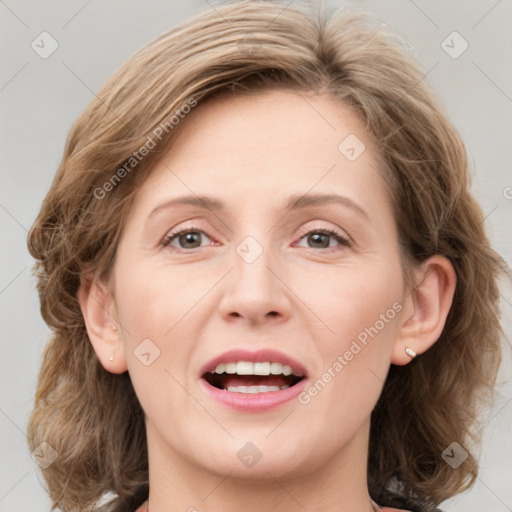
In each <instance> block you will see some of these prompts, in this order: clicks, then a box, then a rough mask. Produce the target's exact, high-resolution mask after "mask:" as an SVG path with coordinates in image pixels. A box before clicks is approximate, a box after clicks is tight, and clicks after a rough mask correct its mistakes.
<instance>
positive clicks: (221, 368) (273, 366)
mask: <svg viewBox="0 0 512 512" xmlns="http://www.w3.org/2000/svg"><path fill="white" fill-rule="evenodd" d="M292 372H293V370H292V367H291V366H288V365H287V364H281V363H271V362H264V363H252V362H251V361H238V362H237V363H220V364H218V365H217V368H215V371H214V372H213V373H219V374H220V373H231V374H233V373H236V374H238V375H291V374H292Z"/></svg>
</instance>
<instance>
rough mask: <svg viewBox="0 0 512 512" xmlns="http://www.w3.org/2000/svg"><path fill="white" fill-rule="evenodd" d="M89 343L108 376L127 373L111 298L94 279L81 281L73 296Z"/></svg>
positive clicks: (96, 279) (99, 282)
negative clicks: (75, 297) (80, 312)
mask: <svg viewBox="0 0 512 512" xmlns="http://www.w3.org/2000/svg"><path fill="white" fill-rule="evenodd" d="M77 298H78V302H79V303H80V308H81V310H82V315H83V317H84V322H85V327H86V329H87V335H88V336H89V340H90V341H91V344H92V346H93V348H94V351H95V352H96V355H97V356H98V359H99V360H100V362H101V364H102V366H103V368H105V370H107V371H109V372H111V373H123V372H125V371H126V370H127V369H128V366H127V364H126V357H125V353H124V346H123V342H122V339H121V333H120V329H119V328H118V325H117V320H116V316H115V304H114V300H113V297H112V294H111V293H110V291H109V290H108V288H107V286H106V285H105V283H103V282H102V281H100V280H99V279H98V278H97V277H96V276H88V277H86V278H83V279H82V283H81V285H80V288H79V290H78V293H77Z"/></svg>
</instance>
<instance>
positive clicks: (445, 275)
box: [391, 255, 457, 366]
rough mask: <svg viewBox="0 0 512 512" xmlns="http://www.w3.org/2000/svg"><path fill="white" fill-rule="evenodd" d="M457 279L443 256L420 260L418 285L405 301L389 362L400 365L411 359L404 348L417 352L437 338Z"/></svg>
mask: <svg viewBox="0 0 512 512" xmlns="http://www.w3.org/2000/svg"><path fill="white" fill-rule="evenodd" d="M456 281H457V279H456V275H455V270H454V268H453V266H452V264H451V263H450V261H449V260H448V259H447V258H446V257H444V256H441V255H435V256H432V257H431V258H429V259H428V260H426V261H425V262H423V264H422V265H421V267H420V269H419V270H418V271H417V272H416V282H417V283H418V284H417V285H416V286H415V287H414V289H413V290H412V291H411V292H410V294H409V295H408V296H407V298H406V300H405V301H404V302H405V305H404V306H405V307H404V310H403V314H402V315H401V321H400V322H401V323H400V327H399V331H398V335H397V337H396V339H395V343H394V345H393V350H392V353H391V363H392V364H396V365H399V366H402V365H405V364H407V363H409V362H410V361H411V356H409V355H408V354H407V353H406V352H405V348H406V347H409V348H411V349H412V350H413V351H414V352H416V354H418V355H419V354H422V353H424V352H426V351H427V350H428V349H429V348H430V347H431V346H432V345H433V344H434V343H435V342H436V341H437V340H438V338H439V336H441V333H442V331H443V328H444V325H445V322H446V317H447V316H448V312H449V311H450V307H451V305H452V300H453V295H454V293H455V285H456Z"/></svg>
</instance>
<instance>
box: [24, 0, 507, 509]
mask: <svg viewBox="0 0 512 512" xmlns="http://www.w3.org/2000/svg"><path fill="white" fill-rule="evenodd" d="M29 248H30V250H31V253H32V255H33V256H34V258H36V260H37V261H38V264H37V268H38V276H39V293H40V297H41V304H42V314H43V316H44V319H45V320H46V322H47V323H48V324H49V325H50V327H51V328H52V329H53V330H54V336H53V338H52V340H51V342H50V343H49V344H48V346H47V348H46V351H45V354H44V358H43V363H42V368H41V372H40V376H39V386H38V390H37V396H36V401H35V406H34V410H33V413H32V416H31V418H30V422H29V439H30V446H31V448H32V449H36V448H37V447H39V446H41V444H42V443H47V445H45V446H49V447H51V448H52V450H53V452H51V453H54V456H53V457H52V460H51V461H50V460H49V461H48V462H49V463H48V464H45V466H47V467H46V469H44V470H43V472H44V476H45V479H46V481H47V484H48V491H49V495H50V497H51V498H52V500H53V503H54V506H55V507H57V506H58V507H60V508H61V510H63V511H64V512H67V511H75V510H76V511H78V510H104V511H107V510H108V511H130V512H133V511H135V510H136V509H137V511H138V512H146V511H148V512H149V511H151V512H162V511H177V510H189V511H193V510H201V511H203V510H204V511H207V510H209V511H218V510H223V511H231V510H233V511H235V510H240V509H242V508H243V509H245V510H248V511H253V510H254V511H256V510H258V511H261V510H269V511H270V510H273V511H287V512H289V511H294V510H323V511H335V510H336V511H337V510H343V511H344V512H362V511H373V510H381V509H382V507H384V510H388V512H389V511H390V510H411V511H425V510H436V507H437V505H439V504H440V503H442V502H443V501H444V500H445V499H447V498H449V497H451V496H454V495H455V494H457V493H459V492H461V491H463V490H465V489H467V488H468V487H470V486H471V485H472V483H473V482H474V480H475V478H476V475H477V462H476V460H475V458H474V456H473V455H472V453H471V449H470V448H469V443H474V442H475V441H477V439H474V438H472V437H471V432H473V430H472V428H473V426H474V425H475V423H476V421H477V413H478V406H479V404H480V402H479V399H480V398H482V397H483V396H486V393H487V394H489V395H490V392H491V391H492V389H493V385H494V380H495V376H496V372H497V368H498V366H499V362H500V336H501V329H500V325H499V321H498V318H499V312H498V307H497V304H498V297H499V290H498V278H499V275H500V273H502V272H504V271H505V265H504V263H503V261H502V260H501V258H500V257H499V256H498V255H497V254H496V253H495V252H494V251H493V250H492V248H491V247H490V246H489V243H488V240H487V238H486V236H485V233H484V226H483V215H482V212H481V210H480V208H479V206H478V205H477V203H476V201H475V200H474V198H473V197H472V196H471V194H470V192H469V172H468V165H467V160H466V153H465V149H464V145H463V143H462V141H461V139H460V137H459V135H458V134H457V132H456V130H455V129H454V127H453V126H452V125H451V123H450V122H449V121H448V120H447V118H446V116H445V114H444V113H443V110H442V108H441V106H440V105H439V103H438V102H437V101H436V99H435V98H434V96H433V94H432V93H431V92H430V90H429V89H428V88H427V86H426V84H425V82H424V80H423V75H422V72H421V70H419V69H418V67H417V65H416V64H415V63H414V61H412V59H411V58H410V57H408V55H407V54H406V53H405V52H404V50H403V48H402V47H401V45H400V41H399V40H398V39H397V38H396V37H395V36H393V35H392V34H389V33H387V31H385V30H384V29H383V27H382V26H380V25H378V24H376V23H375V22H372V21H371V20H368V19H367V18H366V17H364V16H362V15H359V14H357V13H352V12H350V11H338V12H336V13H334V14H333V15H331V16H330V17H329V18H326V17H325V16H324V15H322V16H320V17H319V18H315V16H312V15H311V14H310V13H308V12H307V11H304V10H302V9H301V8H299V7H288V8H287V9H286V11H285V12H283V5H282V4H280V3H277V2H260V1H251V2H248V1H242V2H232V3H229V4H227V5H224V6H221V7H216V10H215V11H210V12H207V13H205V14H203V15H201V16H198V17H196V18H194V19H192V20H190V21H187V22H186V23H184V24H182V25H181V26H179V27H177V28H176V29H174V30H172V31H171V32H169V33H168V34H166V35H164V36H162V37H160V38H159V39H157V40H156V41H154V42H153V43H151V44H150V45H148V46H147V47H145V48H143V49H142V50H141V51H140V52H138V53H137V54H135V55H134V56H133V57H132V58H131V59H130V60H129V61H128V62H127V63H126V64H125V65H124V66H122V67H121V68H120V69H119V70H118V71H117V72H116V73H115V74H114V75H113V77H112V78H111V79H110V80H109V81H108V82H107V83H106V84H105V85H104V87H103V88H102V90H101V91H100V92H99V93H98V98H97V99H96V100H94V101H93V102H92V103H91V104H90V105H89V107H88V108H87V109H86V110H85V112H84V113H83V114H82V115H81V117H80V118H79V119H78V120H77V122H76V123H75V125H74V126H73V127H72V129H71V132H70V134H69V137H68V141H67V144H66V148H65V152H64V156H63V159H62V162H61V165H60V167H59V169H58V172H57V175H56V178H55V180H54V183H53V184H52V187H51V189H50V191H49V193H48V195H47V197H46V198H45V201H44V203H43V206H42V209H41V212H40V214H39V216H38V218H37V219H36V221H35V223H34V226H33V227H32V229H31V231H30V234H29ZM482 354H485V357H482ZM107 498H110V501H108V502H107ZM388 507H392V508H388Z"/></svg>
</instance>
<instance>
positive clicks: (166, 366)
mask: <svg viewBox="0 0 512 512" xmlns="http://www.w3.org/2000/svg"><path fill="white" fill-rule="evenodd" d="M178 128H179V130H180V132H179V134H178V137H177V139H176V140H175V142H174V145H173V147H172V149H171V150H170V151H169V152H168V154H166V155H165V156H164V157H163V159H162V160H161V161H160V163H159V164H158V165H157V166H156V167H155V169H154V170H153V171H152V173H151V175H150V177H149V178H148V179H147V180H146V181H145V182H144V184H143V186H142V187H141V189H140V190H139V191H138V193H137V195H136V198H135V201H134V203H133V205H132V208H131V210H130V213H129V215H128V217H127V218H126V223H125V226H124V229H123V233H122V236H121V239H120V241H119V244H118V250H117V257H116V262H115V264H114V268H113V271H112V274H111V276H110V279H109V281H108V282H106V283H105V282H102V281H101V280H100V279H99V278H97V277H93V278H92V280H91V281H90V282H87V281H85V280H84V284H83V285H82V287H81V289H80V292H79V300H80V304H81V306H82V311H83V314H84V319H85V322H86V326H87V330H88V334H89V337H90V339H91V343H92V344H93V346H94V349H95V351H96V353H97V355H98V357H99V359H100V361H101V362H102V364H103V366H104V367H105V369H106V370H108V371H110V372H113V373H122V372H124V371H126V370H128V371H129V372H130V377H131V379H132V382H133V385H134V388H135V390H136V393H137V396H138V398H139V400H140V403H141V405H142V407H143V409H144V411H145V414H146V428H147V437H148V453H149V474H150V496H149V504H150V510H151V512H164V511H166V512H168V511H183V510H195V509H197V510H200V511H205V512H208V511H219V510H223V511H224V512H230V511H237V512H239V511H240V510H242V509H243V510H245V511H247V512H253V511H254V512H256V511H258V512H261V511H262V510H265V511H267V510H268V511H270V510H272V511H282V512H285V511H286V512H290V511H299V510H300V511H302V510H304V509H306V510H323V511H327V512H329V511H335V510H336V511H339V510H343V511H344V512H362V511H368V512H369V511H371V510H373V508H372V505H371V501H370V497H369V494H368V489H367V484H366V473H367V467H366V459H367V453H368V437H369V425H370V414H371V411H372V410H373V408H374V406H375V404H376V402H377V400H378V398H379V395H380V392H381V390H382V387H383V384H384V381H385V378H386V375H387V372H388V371H389V367H390V365H391V364H397V365H403V364H408V363H409V362H410V360H411V358H410V357H409V356H408V355H407V354H406V353H405V351H404V349H405V347H406V346H409V347H411V348H413V349H414V350H415V351H416V352H417V353H418V354H421V353H422V352H425V351H426V350H428V348H429V347H430V346H431V345H432V344H433V343H435V341H436V340H437V338H438V337H439V335H440V333H441V331H442V328H443V326H444V322H445V319H446V315H447V313H448V310H449V308H450V305H451V301H452V297H453V291H454V288H455V274H454V271H453V268H452V266H451V265H450V263H449V262H448V261H447V260H446V259H445V258H444V257H442V256H439V255H438V256H434V257H432V258H430V259H429V260H427V261H426V262H425V263H424V264H423V265H422V266H420V267H418V268H417V269H415V276H416V281H417V283H419V285H418V286H417V287H416V288H415V289H414V290H410V289H408V288H407V287H406V285H405V282H404V279H403V276H402V270H401V266H400V254H399V249H398V241H397V231H396V225H395V221H394V219H393V214H392V209H391V203H390V197H389V193H388V191H387V189H386V186H385V184H384V180H383V178H382V176H381V171H380V170H379V166H378V158H377V157H378V155H377V153H376V150H375V145H374V143H373V142H372V140H371V138H370V136H369V135H368V134H367V133H366V132H365V130H364V127H363V125H362V123H361V121H360V120H359V119H358V117H356V115H355V114H354V112H352V111H351V110H349V109H348V108H347V107H346V106H345V105H343V104H342V103H339V102H335V101H334V100H333V99H331V98H330V97H329V96H326V95H309V96H308V95H305V94H300V95H299V94H297V93H295V92H291V91H270V92H265V93H261V94H258V95H257V96H252V97H241V96H222V97H219V98H216V99H214V100H211V101H209V102H207V103H204V104H200V105H199V106H197V107H196V108H195V109H194V110H193V111H192V112H191V113H190V114H189V115H188V116H187V118H186V119H185V120H184V121H182V124H181V125H180V126H179V127H178ZM349 134H355V135H356V136H357V137H358V138H359V139H360V140H361V141H363V143H364V144H365V146H366V149H365V151H364V152H363V153H362V154H361V155H360V156H359V157H358V158H357V159H356V160H355V161H349V160H348V159H347V158H346V156H345V155H344V154H343V153H342V152H340V150H339V149H338V146H339V144H340V142H342V141H343V140H344V139H345V137H347V135H349ZM305 193H328V194H333V193H335V194H339V195H342V196H344V197H347V198H349V199H350V200H351V201H353V202H354V203H356V204H357V205H359V207H360V208H361V209H362V210H364V211H365V212H366V214H361V213H360V212H358V211H357V210H356V209H355V208H353V207H349V206H347V205H342V204H320V205H314V206H309V207H306V208H301V209H298V210H296V211H287V210H286V209H285V204H286V202H287V201H288V199H289V198H290V196H292V195H295V194H298V195H301V194H305ZM190 194H191V195H208V196H211V197H215V198H217V199H219V200H221V201H223V202H224V203H225V210H223V211H215V212H214V211H212V210H209V209H204V208H200V207H198V206H191V205H179V206H173V207H168V208H161V209H160V210H159V211H158V212H157V213H155V214H154V215H150V213H151V212H152V211H153V210H154V209H155V208H156V207H157V206H159V205H161V204H162V203H165V202H166V201H168V200H169V199H172V198H175V197H177V196H182V195H190ZM105 200H107V199H105ZM187 227H189V228H192V229H191V231H195V230H194V228H199V229H200V230H201V231H203V234H199V235H196V238H195V242H194V239H192V243H191V242H189V244H190V245H189V246H187V245H185V246H184V244H186V243H187V241H186V240H183V239H182V242H181V245H180V241H179V239H177V238H175V239H174V241H173V242H172V246H167V247H164V246H163V244H162V240H164V239H165V237H166V235H169V233H171V232H175V231H177V230H179V229H183V228H187ZM321 229H334V230H336V231H337V232H338V233H339V234H340V236H342V237H344V238H348V239H349V240H350V243H349V245H345V244H340V243H339V242H337V240H336V239H335V238H334V237H332V236H330V237H329V236H326V237H324V238H323V239H322V238H321V239H320V242H319V241H318V237H317V238H316V239H315V238H314V237H313V239H312V236H311V235H312V234H313V233H318V230H321ZM247 236H251V237H253V238H254V239H255V240H256V241H257V244H259V246H260V247H261V249H263V252H262V253H261V254H260V255H259V257H257V258H256V259H255V261H253V262H252V263H247V262H246V261H245V260H244V259H243V258H242V257H240V256H239V254H238V253H237V247H238V246H239V244H240V243H241V242H242V241H243V240H244V239H245V238H246V237H247ZM315 240H316V243H315ZM322 244H323V245H322ZM187 247H191V248H187ZM251 250H254V247H253V249H251ZM252 254H254V253H252ZM397 303H398V304H399V305H400V311H399V312H398V313H397V314H396V316H395V315H394V318H393V319H392V320H390V321H388V322H386V323H385V326H384V327H383V328H382V329H380V330H379V332H378V334H377V335H376V336H374V337H373V338H369V340H368V343H367V345H366V346H362V349H361V350H360V351H359V352H358V353H357V354H356V355H354V357H353V358H352V359H351V360H350V361H348V362H347V364H346V365H344V367H343V370H342V371H339V372H337V373H335V377H333V378H332V379H331V381H330V382H329V383H328V384H327V385H326V386H325V387H324V388H323V389H322V391H321V392H320V393H318V394H317V395H316V396H314V397H312V398H311V400H310V401H309V403H307V404H303V403H300V402H299V401H298V400H297V399H294V400H292V401H290V402H288V403H286V404H284V405H282V406H280V407H279V408H277V409H275V410H272V411H268V412H259V413H255V412H240V411H234V410H232V409H229V408H227V407H225V406H223V405H221V404H219V403H217V402H215V401H213V400H212V399H211V398H210V397H209V396H208V395H207V394H206V393H205V392H204V391H203V389H202V387H201V386H200V385H199V384H200V382H199V377H198V373H199V369H200V368H201V366H202V365H203V364H205V363H206V362H208V361H209V360H211V359H212V358H213V357H215V356H217V355H218V354H221V353H223V352H224V351H226V350H229V349H233V348H249V349H253V350H256V349H259V348H274V349H277V350H280V351H282V352H284V353H285V354H289V355H291V356H292V357H294V358H295V359H297V360H298V361H300V362H301V363H302V364H303V365H304V366H305V367H306V369H307V372H308V376H309V377H308V378H309V380H310V381H311V382H315V381H316V380H317V379H318V378H320V377H321V376H322V374H324V373H325V372H326V371H327V370H328V368H330V367H331V368H332V366H333V363H334V362H335V361H336V360H337V358H338V356H339V355H343V354H344V353H345V352H346V351H347V350H349V349H350V346H351V343H352V342H353V340H355V339H356V337H357V336H358V334H360V333H361V332H362V331H364V329H365V328H367V327H369V326H373V325H375V323H376V321H377V320H379V318H382V317H381V316H380V315H382V314H386V311H388V310H389V309H390V308H392V306H393V304H397ZM148 338H149V339H150V340H151V341H152V343H154V345H155V346H157V347H158V349H159V350H160V355H159V357H157V358H156V359H155V360H154V361H153V362H152V364H151V365H149V366H145V365H144V364H142V363H141V361H140V360H139V359H138V358H137V357H136V356H135V354H134V350H135V349H136V348H137V346H138V345H139V344H140V343H141V341H142V340H144V339H148ZM151 346H152V345H151ZM151 350H153V349H151ZM111 355H113V360H112V361H110V356H111ZM331 372H332V370H331ZM247 442H251V443H253V444H254V445H255V446H256V447H257V449H258V450H259V452H261V454H262V457H261V459H260V460H259V461H258V462H257V463H256V464H255V465H254V466H252V467H250V468H248V467H246V466H245V465H244V464H242V463H241V462H240V460H239V459H238V457H237V452H238V451H239V450H240V449H241V448H242V447H243V446H244V445H245V444H246V443H247Z"/></svg>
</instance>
